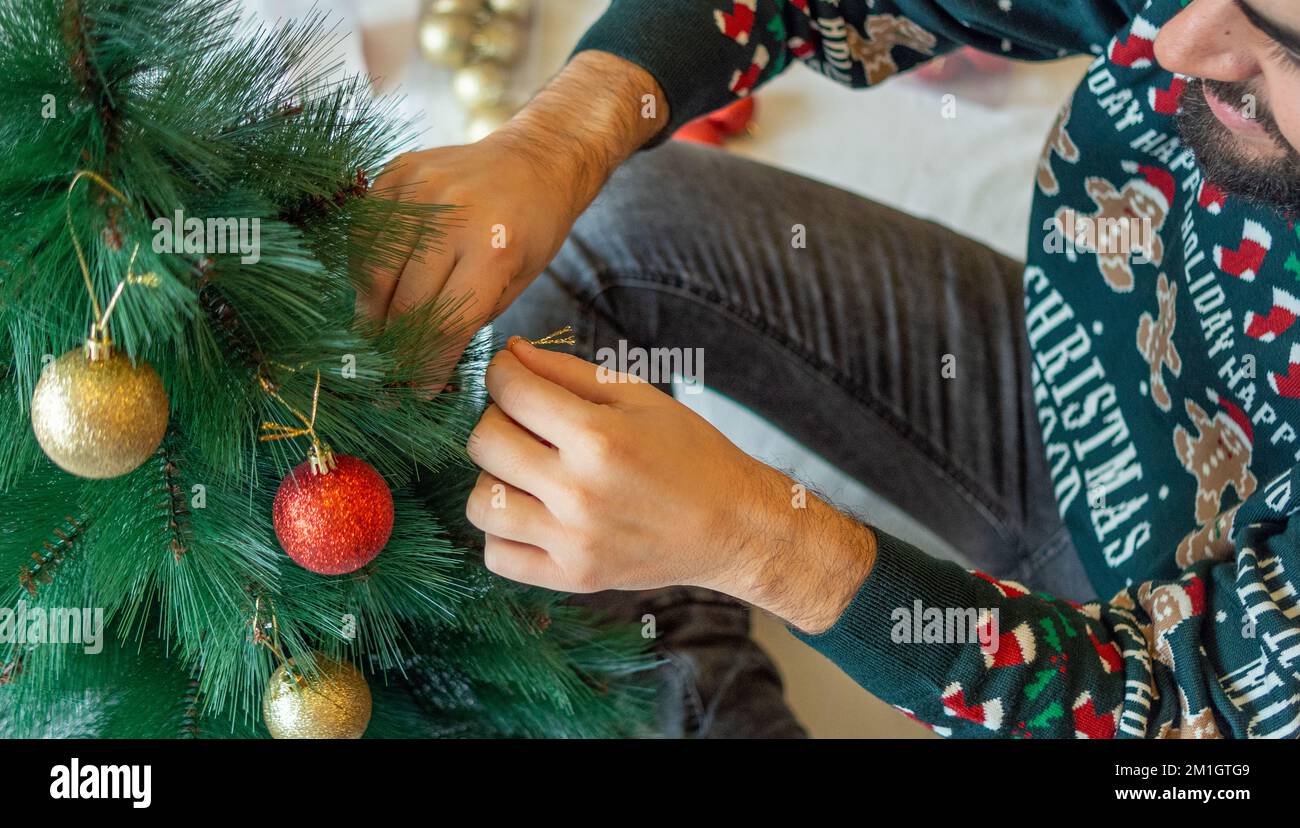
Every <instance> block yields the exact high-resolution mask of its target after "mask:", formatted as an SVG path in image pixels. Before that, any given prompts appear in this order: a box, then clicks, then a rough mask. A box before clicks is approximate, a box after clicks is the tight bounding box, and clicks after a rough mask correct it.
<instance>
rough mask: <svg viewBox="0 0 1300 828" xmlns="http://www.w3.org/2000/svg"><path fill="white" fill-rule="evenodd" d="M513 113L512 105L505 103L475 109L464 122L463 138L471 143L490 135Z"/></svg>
mask: <svg viewBox="0 0 1300 828" xmlns="http://www.w3.org/2000/svg"><path fill="white" fill-rule="evenodd" d="M514 114H515V110H514V107H511V106H507V105H505V104H496V105H494V106H488V107H484V108H482V109H475V110H474V111H472V112H471V113H470V115H469V120H468V121H466V123H465V140H466V141H469V142H471V143H473V142H474V141H481V140H483V139H484V138H486V137H487V136H489V135H491V134H492V133H493V132H495V131H496V130H497V128H498V127H500V126H501V125H502V124H504V123H505V122H506V121H508V120H510V118H511V117H512V116H513V115H514Z"/></svg>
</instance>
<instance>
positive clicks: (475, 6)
mask: <svg viewBox="0 0 1300 828" xmlns="http://www.w3.org/2000/svg"><path fill="white" fill-rule="evenodd" d="M481 11H483V0H430V2H429V12H430V13H431V14H478V13H479V12H481Z"/></svg>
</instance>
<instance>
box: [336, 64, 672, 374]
mask: <svg viewBox="0 0 1300 828" xmlns="http://www.w3.org/2000/svg"><path fill="white" fill-rule="evenodd" d="M646 95H652V96H655V99H656V105H655V107H654V108H653V112H654V114H655V115H656V116H657V117H654V118H645V117H642V115H643V114H645V113H646V112H647V110H646V109H645V107H644V103H643V102H644V96H646ZM667 119H668V114H667V111H666V105H665V104H664V103H663V101H662V92H661V90H660V89H659V86H658V84H657V83H656V82H655V81H654V79H653V78H651V77H650V75H648V74H647V73H646V72H645V71H644V70H642V69H640V68H639V67H637V66H635V65H634V64H632V63H629V62H627V61H625V60H623V59H621V58H617V57H614V56H613V55H609V54H606V53H603V52H583V53H581V54H579V55H577V56H576V57H574V58H573V60H572V61H570V62H569V65H568V66H566V67H565V69H564V70H563V71H562V72H561V73H560V74H559V75H557V76H556V77H555V79H554V80H552V81H551V83H550V84H549V85H548V86H547V87H546V88H545V89H543V90H542V91H541V92H540V93H538V95H537V96H536V97H535V98H534V99H533V100H532V101H531V102H530V103H529V104H528V106H527V107H525V108H524V110H523V111H521V112H520V113H519V114H518V115H516V116H515V117H514V118H513V119H512V120H511V121H510V122H509V123H508V124H506V125H505V126H503V127H502V128H501V129H499V130H497V131H496V132H494V133H493V134H492V135H490V136H488V137H487V138H484V139H483V140H482V141H479V142H478V143H476V144H470V145H467V146H457V147H441V148H438V149H431V150H424V151H422V152H413V153H408V154H406V155H403V156H401V157H400V158H398V159H397V160H396V161H395V162H394V163H393V164H392V165H391V166H390V167H389V168H388V169H387V170H385V172H384V173H383V174H381V175H380V176H379V178H378V179H377V180H376V182H375V189H376V190H377V191H380V192H384V191H387V192H389V193H400V195H401V197H402V198H404V199H407V200H411V201H415V202H419V203H425V204H449V205H453V206H455V207H457V208H458V209H457V210H456V212H455V214H454V216H453V218H452V220H451V221H450V222H449V223H448V224H447V226H446V227H445V229H446V232H447V236H446V238H445V239H443V240H442V243H441V245H440V250H438V251H437V252H433V251H422V253H423V255H421V256H417V257H412V258H411V259H410V260H409V261H407V262H406V263H405V264H404V266H402V267H400V268H397V269H395V270H381V271H378V272H373V273H371V274H370V276H371V285H370V288H369V290H368V291H367V292H366V293H365V294H364V295H362V296H359V297H358V299H357V304H358V309H359V310H360V311H362V312H364V313H366V314H367V315H369V316H370V317H371V318H372V319H375V320H378V321H381V322H382V321H385V320H387V319H390V318H392V317H394V316H397V315H398V314H401V313H404V312H405V311H408V310H410V309H411V308H414V307H418V306H420V305H423V304H425V303H427V302H429V301H430V300H433V299H436V298H438V299H447V300H450V301H456V302H459V301H464V302H465V305H464V310H463V314H462V317H463V321H464V323H465V335H464V341H462V342H461V343H460V344H459V348H458V349H457V351H456V353H455V354H453V355H452V356H454V357H459V352H460V350H461V349H463V348H464V345H465V344H466V343H467V342H468V339H469V336H470V334H472V333H473V331H475V330H477V329H478V328H479V327H481V326H482V325H483V324H484V323H485V322H487V321H489V320H490V319H492V318H493V317H495V316H496V315H497V314H499V313H501V312H502V311H503V310H505V308H506V307H507V306H508V305H509V304H510V302H512V301H513V300H514V299H515V298H516V297H517V296H518V295H519V294H520V293H522V292H523V290H524V288H526V287H527V286H528V284H529V283H530V282H531V281H532V280H533V279H534V278H536V276H537V275H538V274H539V273H541V271H542V269H543V268H545V267H546V265H547V263H548V262H550V260H551V258H552V257H553V256H554V255H555V253H556V252H557V251H558V250H559V248H560V245H561V244H562V243H563V242H564V239H565V237H566V236H567V235H568V233H569V230H570V229H571V228H572V226H573V223H574V221H575V220H576V219H577V217H578V216H579V215H580V214H581V213H582V211H583V210H585V209H586V208H587V205H588V204H590V203H591V200H592V199H593V198H595V197H596V194H597V193H598V192H599V191H600V188H601V187H603V186H604V184H605V182H606V181H607V180H608V178H609V176H610V174H611V173H612V172H613V171H614V169H615V168H616V167H617V166H618V165H619V164H621V163H622V162H623V161H624V160H626V159H627V157H628V156H629V155H631V154H632V153H633V152H634V151H636V150H637V149H638V148H639V147H641V146H643V145H644V144H645V143H646V142H647V141H649V140H650V139H651V138H652V137H653V136H654V135H655V133H656V132H657V131H658V129H659V128H660V127H661V126H662V125H663V124H665V123H667ZM451 361H452V362H454V360H451Z"/></svg>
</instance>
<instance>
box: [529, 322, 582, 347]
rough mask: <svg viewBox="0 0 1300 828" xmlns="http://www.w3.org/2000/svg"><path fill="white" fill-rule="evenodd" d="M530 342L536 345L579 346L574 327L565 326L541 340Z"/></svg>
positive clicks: (531, 340)
mask: <svg viewBox="0 0 1300 828" xmlns="http://www.w3.org/2000/svg"><path fill="white" fill-rule="evenodd" d="M528 341H529V342H531V343H533V344H534V345H577V344H578V342H577V340H576V339H574V338H573V326H572V325H565V326H564V327H563V328H560V329H559V330H558V331H551V332H550V333H548V334H547V335H546V336H544V337H542V338H541V339H530V340H528Z"/></svg>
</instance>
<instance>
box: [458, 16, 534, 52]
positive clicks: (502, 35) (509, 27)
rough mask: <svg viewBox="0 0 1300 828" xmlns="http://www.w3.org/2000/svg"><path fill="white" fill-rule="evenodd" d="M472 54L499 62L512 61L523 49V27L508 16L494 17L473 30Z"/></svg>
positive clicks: (471, 39)
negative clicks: (476, 29)
mask: <svg viewBox="0 0 1300 828" xmlns="http://www.w3.org/2000/svg"><path fill="white" fill-rule="evenodd" d="M470 42H471V43H472V44H473V45H474V54H476V55H478V56H479V57H481V58H487V59H488V60H495V61H498V62H500V63H514V62H515V60H516V59H517V58H518V57H519V54H520V52H522V51H523V50H524V29H523V27H522V26H520V25H519V22H518V21H516V20H514V19H512V18H509V17H494V18H492V19H491V20H489V21H487V22H486V23H484V24H483V25H482V26H480V27H479V29H478V31H476V32H474V35H473V37H471V38H470Z"/></svg>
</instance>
